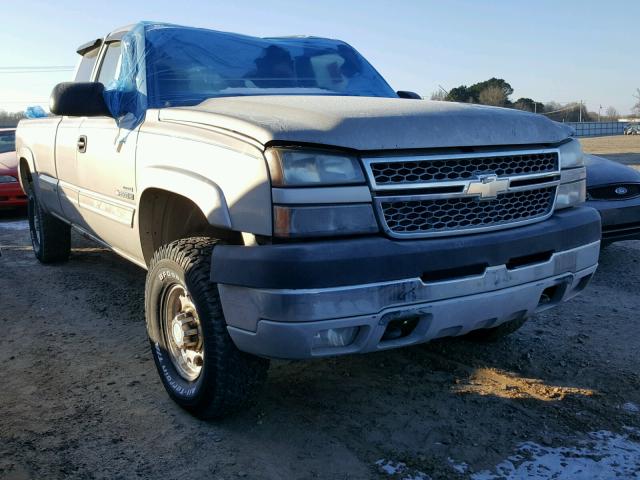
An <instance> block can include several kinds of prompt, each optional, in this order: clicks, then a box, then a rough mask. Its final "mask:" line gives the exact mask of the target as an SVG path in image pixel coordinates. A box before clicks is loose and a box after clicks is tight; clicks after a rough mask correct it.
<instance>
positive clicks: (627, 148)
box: [580, 135, 640, 168]
mask: <svg viewBox="0 0 640 480" xmlns="http://www.w3.org/2000/svg"><path fill="white" fill-rule="evenodd" d="M580 143H582V148H583V149H584V151H585V152H588V153H593V154H594V155H601V156H603V157H607V158H609V159H611V160H615V161H617V162H620V163H624V164H625V165H630V166H633V167H636V168H640V135H615V136H611V137H592V138H582V139H580Z"/></svg>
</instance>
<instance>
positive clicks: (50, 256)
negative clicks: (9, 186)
mask: <svg viewBox="0 0 640 480" xmlns="http://www.w3.org/2000/svg"><path fill="white" fill-rule="evenodd" d="M27 218H28V219H29V231H30V233H31V245H32V246H33V253H34V254H35V256H36V258H37V259H38V260H39V261H40V262H41V263H56V262H64V261H66V260H68V259H69V254H70V252H71V227H70V226H69V224H67V223H65V222H63V221H62V220H60V219H58V218H56V217H54V216H53V215H51V214H49V213H47V212H45V211H44V210H43V209H42V207H41V206H40V202H38V199H37V198H36V196H35V193H34V192H33V189H31V192H30V193H29V196H28V201H27Z"/></svg>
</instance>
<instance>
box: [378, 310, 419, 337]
mask: <svg viewBox="0 0 640 480" xmlns="http://www.w3.org/2000/svg"><path fill="white" fill-rule="evenodd" d="M420 318H421V317H419V316H414V317H407V318H399V319H397V320H391V321H390V322H389V323H388V325H387V328H386V329H385V331H384V334H383V335H382V341H383V342H385V341H389V340H398V339H399V338H404V337H408V336H409V335H411V334H412V333H413V331H414V330H415V329H416V327H417V326H418V322H419V321H420Z"/></svg>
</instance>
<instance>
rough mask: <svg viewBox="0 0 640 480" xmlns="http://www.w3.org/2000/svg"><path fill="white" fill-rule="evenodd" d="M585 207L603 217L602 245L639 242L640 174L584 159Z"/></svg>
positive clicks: (600, 160)
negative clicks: (626, 241) (625, 241)
mask: <svg viewBox="0 0 640 480" xmlns="http://www.w3.org/2000/svg"><path fill="white" fill-rule="evenodd" d="M585 164H586V166H587V203H588V205H589V206H591V207H593V208H595V209H596V210H598V211H599V212H600V216H601V217H602V244H603V246H606V245H607V244H609V243H612V242H617V241H620V240H633V239H640V171H637V170H634V169H633V168H631V167H627V166H625V165H622V164H620V163H617V162H614V161H611V160H607V159H606V158H602V157H597V156H595V155H586V156H585Z"/></svg>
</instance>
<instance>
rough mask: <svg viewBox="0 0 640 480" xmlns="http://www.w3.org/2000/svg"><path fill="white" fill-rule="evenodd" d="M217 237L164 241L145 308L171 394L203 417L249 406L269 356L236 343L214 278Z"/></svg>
mask: <svg viewBox="0 0 640 480" xmlns="http://www.w3.org/2000/svg"><path fill="white" fill-rule="evenodd" d="M214 245H215V240H212V239H210V238H204V237H193V238H187V239H182V240H177V241H175V242H172V243H169V244H168V245H164V246H162V247H160V248H159V249H158V250H157V251H156V253H155V254H154V256H153V258H152V259H151V263H150V265H149V271H148V274H147V281H146V286H145V315H146V322H147V331H148V333H149V342H150V343H151V352H152V354H153V358H154V360H155V363H156V367H157V369H158V373H159V374H160V378H161V379H162V383H163V385H164V387H165V389H166V390H167V392H168V393H169V395H170V396H171V398H172V399H173V400H174V401H175V402H176V403H177V404H178V405H180V406H181V407H182V408H184V409H185V410H187V411H189V412H191V413H192V414H193V415H195V416H197V417H199V418H220V417H224V416H226V415H229V414H231V413H234V412H236V411H238V410H241V409H242V408H243V407H245V406H246V405H247V404H248V402H249V401H250V400H251V399H252V398H253V397H254V395H255V394H256V393H257V391H258V389H259V387H260V386H261V385H262V383H263V382H264V380H265V378H266V374H267V369H268V368H269V361H268V360H265V359H262V358H259V357H255V356H253V355H249V354H246V353H243V352H241V351H240V350H238V349H237V348H236V346H235V345H234V343H233V341H232V340H231V337H230V336H229V333H228V332H227V324H226V321H225V319H224V315H223V312H222V306H221V304H220V297H219V294H218V287H217V285H216V284H214V283H212V282H211V281H210V280H209V271H210V269H211V253H212V251H213V247H214Z"/></svg>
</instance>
